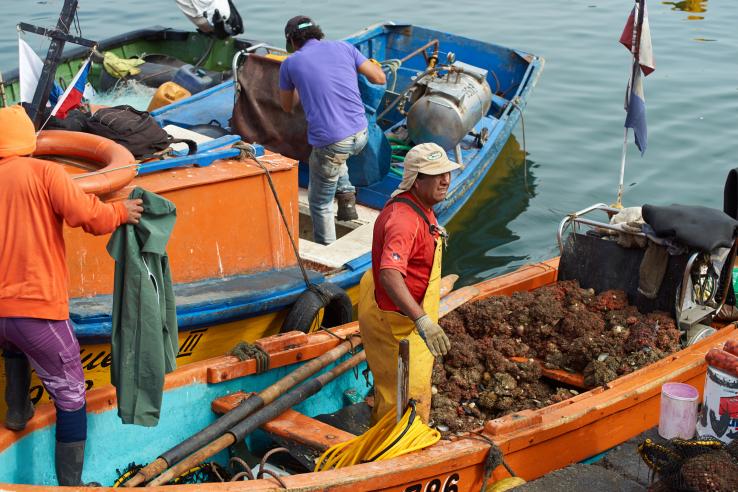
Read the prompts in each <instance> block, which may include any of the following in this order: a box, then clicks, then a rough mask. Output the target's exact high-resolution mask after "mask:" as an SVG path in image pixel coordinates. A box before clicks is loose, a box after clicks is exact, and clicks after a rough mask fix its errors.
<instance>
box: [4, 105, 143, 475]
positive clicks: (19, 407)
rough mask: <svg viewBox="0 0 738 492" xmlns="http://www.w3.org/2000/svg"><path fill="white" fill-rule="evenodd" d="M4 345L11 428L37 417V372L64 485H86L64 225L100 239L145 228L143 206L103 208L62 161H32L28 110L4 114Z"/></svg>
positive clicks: (81, 386) (126, 203) (80, 381)
mask: <svg viewBox="0 0 738 492" xmlns="http://www.w3.org/2000/svg"><path fill="white" fill-rule="evenodd" d="M0 128H2V129H3V131H2V133H0V347H2V348H3V357H4V362H5V377H6V388H5V401H6V403H7V405H8V413H7V415H6V419H5V426H6V427H7V428H9V429H12V430H22V429H24V428H25V426H26V422H27V421H28V420H29V419H30V418H31V417H32V416H33V411H34V410H33V404H32V403H31V400H30V398H29V394H28V391H29V385H30V367H33V369H34V370H35V371H36V373H37V374H38V376H39V378H40V379H41V382H42V383H43V385H44V388H45V389H46V391H47V392H48V393H49V394H50V395H51V397H52V399H53V401H54V405H55V406H56V412H57V413H56V457H55V466H56V475H57V480H58V482H59V485H81V484H82V464H83V462H84V448H85V441H86V439H87V415H86V400H85V380H84V375H83V372H82V364H81V362H80V358H79V354H80V349H79V342H78V341H77V337H76V336H75V334H74V330H73V328H72V324H71V323H70V321H69V297H68V285H67V284H68V277H69V272H68V271H67V263H66V255H65V248H64V237H63V235H62V229H63V222H66V223H67V224H68V225H69V226H70V227H82V228H83V229H84V230H85V231H86V232H89V233H91V234H95V235H101V234H108V233H110V232H113V231H114V230H115V229H116V228H117V227H118V226H119V225H121V224H124V223H129V224H136V223H138V221H139V219H140V217H141V213H142V212H143V208H142V207H141V200H140V199H139V200H123V201H118V202H114V203H103V202H102V201H101V200H100V199H99V198H97V197H96V196H94V195H88V194H85V193H84V192H83V191H82V190H81V189H80V188H79V187H78V186H77V185H76V184H75V183H74V182H73V181H72V179H71V178H70V176H69V175H68V174H67V172H66V171H65V170H64V169H63V168H62V167H61V166H60V165H58V164H56V163H53V162H48V161H43V160H39V159H34V158H32V157H27V156H28V155H30V154H32V153H33V151H34V150H35V149H36V132H35V129H34V126H33V123H32V122H31V120H30V118H29V117H28V116H27V115H26V113H25V111H24V110H23V108H22V107H20V106H12V107H8V108H2V109H0Z"/></svg>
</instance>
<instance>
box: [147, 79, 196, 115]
mask: <svg viewBox="0 0 738 492" xmlns="http://www.w3.org/2000/svg"><path fill="white" fill-rule="evenodd" d="M191 95H192V94H190V91H188V90H187V89H185V88H184V87H182V86H181V85H179V84H175V83H174V82H164V83H163V84H161V85H160V86H159V88H158V89H157V90H156V92H155V93H154V96H153V97H152V98H151V102H150V103H149V107H148V108H146V111H153V110H155V109H158V108H161V107H162V106H166V105H167V104H171V103H173V102H174V101H179V100H180V99H184V98H185V97H190V96H191Z"/></svg>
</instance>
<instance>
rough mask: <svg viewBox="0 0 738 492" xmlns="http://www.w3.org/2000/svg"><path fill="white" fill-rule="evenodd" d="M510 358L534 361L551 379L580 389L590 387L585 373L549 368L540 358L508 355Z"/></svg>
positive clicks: (512, 359) (542, 372)
mask: <svg viewBox="0 0 738 492" xmlns="http://www.w3.org/2000/svg"><path fill="white" fill-rule="evenodd" d="M508 360H510V361H512V362H533V363H535V364H537V365H538V367H540V368H541V374H543V375H544V376H546V377H547V378H549V379H553V380H554V381H558V382H560V383H564V384H568V385H570V386H574V387H575V388H580V389H589V388H587V385H586V384H584V375H583V374H580V373H578V372H569V371H564V370H563V369H549V368H548V367H546V365H545V364H544V363H543V362H542V361H540V360H538V359H530V358H528V357H508Z"/></svg>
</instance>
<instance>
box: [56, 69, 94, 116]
mask: <svg viewBox="0 0 738 492" xmlns="http://www.w3.org/2000/svg"><path fill="white" fill-rule="evenodd" d="M91 65H92V60H91V59H89V58H88V59H87V61H86V62H85V63H84V65H82V67H81V68H80V69H79V72H77V75H75V76H74V78H73V79H72V81H71V82H70V83H69V87H67V90H65V91H64V94H62V95H61V97H59V100H58V101H57V102H56V105H55V106H54V108H53V109H52V110H51V116H56V117H57V118H61V119H64V118H66V117H67V111H69V110H71V109H74V108H76V107H77V106H79V105H80V103H81V102H82V96H83V95H84V93H85V84H87V76H88V75H89V73H90V66H91Z"/></svg>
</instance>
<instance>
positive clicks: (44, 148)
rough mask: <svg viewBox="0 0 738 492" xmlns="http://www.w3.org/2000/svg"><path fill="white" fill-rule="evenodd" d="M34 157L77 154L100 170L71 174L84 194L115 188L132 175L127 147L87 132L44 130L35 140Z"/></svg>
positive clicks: (132, 167)
mask: <svg viewBox="0 0 738 492" xmlns="http://www.w3.org/2000/svg"><path fill="white" fill-rule="evenodd" d="M33 155H34V156H38V157H43V156H64V157H79V158H82V159H84V160H86V161H91V162H93V163H96V164H97V165H98V166H100V169H98V170H96V171H92V172H89V173H85V174H80V175H76V176H74V178H73V179H74V181H75V182H76V183H77V184H78V185H79V187H80V188H82V191H84V192H85V193H94V194H96V195H102V194H105V193H110V192H112V191H116V190H119V189H121V188H123V187H124V186H126V185H127V184H128V183H130V182H131V181H132V180H133V178H134V177H135V176H136V172H137V166H136V165H135V163H136V160H135V159H134V157H133V154H131V153H130V152H129V151H128V149H126V148H125V147H123V146H122V145H119V144H117V143H115V142H113V141H112V140H110V139H107V138H105V137H101V136H99V135H93V134H91V133H83V132H71V131H66V130H44V131H42V132H41V133H39V135H38V137H37V139H36V150H35V151H34V152H33Z"/></svg>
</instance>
